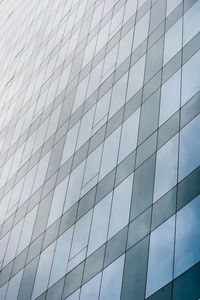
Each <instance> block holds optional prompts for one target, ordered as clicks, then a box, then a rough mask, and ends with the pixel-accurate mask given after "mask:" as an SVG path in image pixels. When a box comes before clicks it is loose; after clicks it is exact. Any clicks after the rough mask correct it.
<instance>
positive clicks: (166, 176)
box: [154, 135, 178, 202]
mask: <svg viewBox="0 0 200 300" xmlns="http://www.w3.org/2000/svg"><path fill="white" fill-rule="evenodd" d="M177 166H178V135H176V136H175V137H173V138H172V139H171V140H170V141H169V142H168V143H167V144H165V145H164V146H163V147H162V148H161V149H159V150H158V153H157V160H156V174H155V185H154V202H155V201H157V200H158V199H159V198H160V197H162V196H163V195H164V194H165V193H166V192H168V191H169V190H170V189H171V188H172V187H173V186H174V185H176V182H177Z"/></svg>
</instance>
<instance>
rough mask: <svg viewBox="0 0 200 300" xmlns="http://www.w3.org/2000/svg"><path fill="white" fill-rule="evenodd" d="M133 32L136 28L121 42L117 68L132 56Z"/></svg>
mask: <svg viewBox="0 0 200 300" xmlns="http://www.w3.org/2000/svg"><path fill="white" fill-rule="evenodd" d="M133 31H134V27H133V28H132V29H131V30H129V32H128V33H127V34H126V35H125V36H124V37H123V38H122V39H121V40H120V42H119V51H118V58H117V66H119V65H120V64H121V63H122V62H123V61H124V60H125V59H126V58H127V57H128V56H129V55H130V54H131V48H132V39H133Z"/></svg>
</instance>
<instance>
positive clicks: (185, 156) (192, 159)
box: [179, 115, 200, 181]
mask: <svg viewBox="0 0 200 300" xmlns="http://www.w3.org/2000/svg"><path fill="white" fill-rule="evenodd" d="M199 164H200V115H198V116H197V117H196V118H195V119H193V120H192V121H191V122H190V123H189V124H188V125H186V126H185V127H184V128H183V129H182V130H181V133H180V157H179V181H180V180H182V179H183V178H184V177H185V176H186V175H188V174H189V173H190V172H192V171H193V170H194V169H195V168H197V167H198V166H199Z"/></svg>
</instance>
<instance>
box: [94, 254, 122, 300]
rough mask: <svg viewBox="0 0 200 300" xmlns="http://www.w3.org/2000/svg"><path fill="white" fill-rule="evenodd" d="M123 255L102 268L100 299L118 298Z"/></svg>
mask: <svg viewBox="0 0 200 300" xmlns="http://www.w3.org/2000/svg"><path fill="white" fill-rule="evenodd" d="M123 268H124V255H122V256H121V257H120V258H118V259H117V260H116V261H114V262H113V263H112V264H111V265H110V266H108V267H107V268H105V269H104V271H103V275H102V283H101V292H100V298H99V299H100V300H110V299H113V300H120V292H121V284H122V275H123Z"/></svg>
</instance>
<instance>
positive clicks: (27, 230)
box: [17, 205, 38, 254]
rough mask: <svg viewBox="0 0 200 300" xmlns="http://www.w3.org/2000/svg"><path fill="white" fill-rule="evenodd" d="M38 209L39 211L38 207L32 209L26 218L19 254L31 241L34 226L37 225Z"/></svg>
mask: <svg viewBox="0 0 200 300" xmlns="http://www.w3.org/2000/svg"><path fill="white" fill-rule="evenodd" d="M37 209H38V205H37V206H36V207H35V208H34V209H32V210H31V211H30V212H29V213H28V214H27V215H26V217H25V218H24V224H23V228H22V232H21V236H20V240H19V245H18V249H17V254H19V253H20V252H21V251H23V250H24V249H25V248H26V247H27V246H28V245H29V243H30V241H31V235H32V231H33V226H34V224H35V219H36V214H37Z"/></svg>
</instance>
